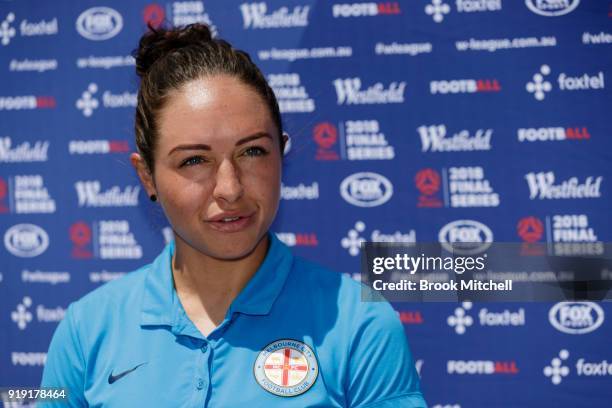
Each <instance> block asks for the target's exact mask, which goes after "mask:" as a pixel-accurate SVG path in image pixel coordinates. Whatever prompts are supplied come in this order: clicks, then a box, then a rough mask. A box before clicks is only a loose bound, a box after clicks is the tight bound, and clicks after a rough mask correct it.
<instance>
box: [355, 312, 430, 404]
mask: <svg viewBox="0 0 612 408" xmlns="http://www.w3.org/2000/svg"><path fill="white" fill-rule="evenodd" d="M360 310H361V313H359V314H360V316H359V315H358V317H357V324H358V326H357V327H356V328H355V330H354V332H353V333H354V338H353V341H352V345H351V347H350V354H349V368H348V369H349V373H348V382H349V383H348V386H347V402H348V407H350V408H427V404H426V403H425V400H424V399H423V395H422V394H421V390H420V381H419V377H418V374H417V372H416V368H415V365H414V360H413V358H412V354H411V352H410V349H409V346H408V342H407V340H406V334H405V333H404V328H403V326H402V324H401V322H400V320H399V317H398V316H397V313H396V312H395V310H393V308H392V307H391V305H390V304H389V303H387V302H385V301H383V302H366V303H362V304H361V305H360Z"/></svg>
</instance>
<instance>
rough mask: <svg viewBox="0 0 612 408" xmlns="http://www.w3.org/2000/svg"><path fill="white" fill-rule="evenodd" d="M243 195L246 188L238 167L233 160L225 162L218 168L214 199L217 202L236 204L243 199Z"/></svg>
mask: <svg viewBox="0 0 612 408" xmlns="http://www.w3.org/2000/svg"><path fill="white" fill-rule="evenodd" d="M243 193H244V188H243V187H242V183H240V177H239V174H238V171H237V169H236V167H235V166H234V164H233V163H232V162H231V160H227V159H226V160H223V161H222V162H221V164H220V165H219V167H218V168H217V174H216V183H215V188H214V191H213V197H214V198H215V200H220V201H225V202H227V203H234V202H236V201H238V200H239V199H240V197H242V194H243Z"/></svg>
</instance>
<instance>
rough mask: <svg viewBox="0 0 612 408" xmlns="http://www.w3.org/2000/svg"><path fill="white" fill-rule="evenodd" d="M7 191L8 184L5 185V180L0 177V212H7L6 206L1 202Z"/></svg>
mask: <svg viewBox="0 0 612 408" xmlns="http://www.w3.org/2000/svg"><path fill="white" fill-rule="evenodd" d="M7 193H8V186H7V185H6V181H4V179H3V178H1V177H0V213H5V212H8V207H7V206H6V204H5V203H4V202H3V201H4V199H5V198H6V194H7Z"/></svg>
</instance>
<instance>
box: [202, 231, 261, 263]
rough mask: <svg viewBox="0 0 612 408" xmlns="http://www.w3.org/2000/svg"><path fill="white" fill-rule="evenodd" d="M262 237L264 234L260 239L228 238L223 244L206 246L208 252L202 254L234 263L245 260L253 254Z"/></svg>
mask: <svg viewBox="0 0 612 408" xmlns="http://www.w3.org/2000/svg"><path fill="white" fill-rule="evenodd" d="M263 237H265V234H264V235H263V236H262V238H260V239H256V238H252V239H245V238H242V237H240V238H239V237H238V236H236V238H235V239H232V238H231V237H228V238H226V239H225V240H224V242H223V243H219V242H217V243H214V244H213V245H210V246H208V248H207V249H208V251H203V252H204V253H208V254H209V256H211V257H213V258H216V259H220V260H224V261H236V260H239V259H243V258H246V257H247V256H249V255H250V254H251V253H253V251H254V250H255V249H256V248H257V246H258V244H259V243H260V242H261V239H263Z"/></svg>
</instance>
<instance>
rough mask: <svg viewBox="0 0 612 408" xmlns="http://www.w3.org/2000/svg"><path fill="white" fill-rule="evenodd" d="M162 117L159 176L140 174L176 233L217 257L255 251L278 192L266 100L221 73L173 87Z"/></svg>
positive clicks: (274, 135) (277, 157)
mask: <svg viewBox="0 0 612 408" xmlns="http://www.w3.org/2000/svg"><path fill="white" fill-rule="evenodd" d="M158 121H159V122H158V126H159V127H158V129H159V133H158V134H159V139H158V142H157V146H156V151H155V156H154V160H155V166H154V168H155V170H154V174H153V179H152V180H148V181H147V180H146V175H145V177H144V178H143V175H142V172H141V171H139V174H140V175H141V179H143V183H144V184H145V187H146V188H147V192H148V193H149V194H157V197H158V200H159V203H160V204H161V206H162V207H163V209H164V212H165V214H166V216H167V217H168V221H169V222H170V224H171V225H172V227H173V229H174V232H175V234H176V235H177V237H176V238H177V240H178V239H181V240H183V241H185V242H186V243H187V244H189V245H190V246H191V247H193V248H195V249H197V250H198V251H200V252H201V253H203V254H206V255H208V256H211V257H214V258H217V259H228V260H229V259H239V258H242V257H244V256H246V255H248V254H250V253H251V252H252V251H253V249H254V248H255V247H256V245H257V244H258V243H260V241H261V239H262V237H263V236H264V235H265V234H266V232H267V231H268V228H269V227H270V224H271V223H272V221H273V219H274V217H275V215H276V211H277V209H278V202H279V196H280V180H281V165H282V160H281V154H280V147H279V136H278V129H277V128H276V125H275V123H274V121H273V120H272V117H271V114H270V112H269V109H268V107H267V105H266V103H265V102H264V101H263V99H262V98H261V97H260V96H259V95H258V94H257V93H256V92H255V91H254V90H253V89H252V88H250V87H249V86H247V85H245V84H243V83H242V82H240V81H239V80H238V79H236V78H234V77H231V76H225V75H216V76H213V77H209V78H204V79H197V80H194V81H191V82H188V83H186V84H185V85H184V86H183V87H181V88H180V89H179V90H178V91H176V92H174V93H172V94H170V95H169V98H168V100H167V101H166V104H165V107H164V108H163V109H162V110H161V112H160V115H159V116H158ZM135 155H136V154H135Z"/></svg>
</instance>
